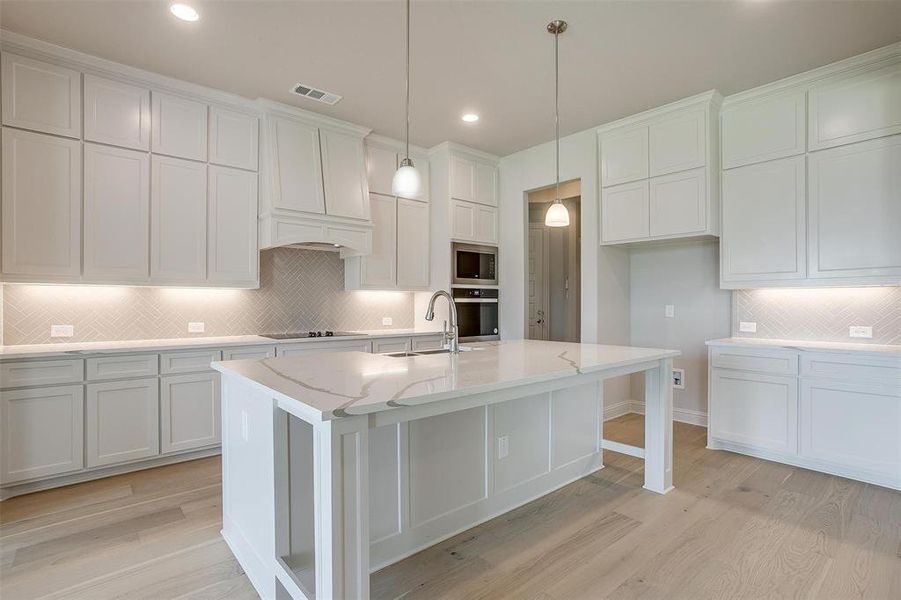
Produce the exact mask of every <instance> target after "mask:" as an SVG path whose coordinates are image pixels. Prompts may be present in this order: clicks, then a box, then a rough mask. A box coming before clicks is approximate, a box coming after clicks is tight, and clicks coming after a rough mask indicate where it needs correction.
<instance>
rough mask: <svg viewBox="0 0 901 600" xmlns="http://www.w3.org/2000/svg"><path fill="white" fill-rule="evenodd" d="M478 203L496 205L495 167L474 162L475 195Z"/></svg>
mask: <svg viewBox="0 0 901 600" xmlns="http://www.w3.org/2000/svg"><path fill="white" fill-rule="evenodd" d="M475 201H476V202H478V203H479V204H487V205H489V206H497V167H496V166H494V165H488V164H485V163H476V195H475Z"/></svg>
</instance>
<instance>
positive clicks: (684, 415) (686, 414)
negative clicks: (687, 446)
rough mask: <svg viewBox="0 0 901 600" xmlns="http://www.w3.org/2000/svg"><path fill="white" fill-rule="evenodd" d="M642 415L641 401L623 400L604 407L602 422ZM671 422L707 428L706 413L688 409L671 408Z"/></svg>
mask: <svg viewBox="0 0 901 600" xmlns="http://www.w3.org/2000/svg"><path fill="white" fill-rule="evenodd" d="M630 413H632V414H637V415H643V414H644V402H642V401H641V400H623V401H622V402H617V403H616V404H612V405H610V406H605V407H604V420H605V421H609V420H610V419H615V418H616V417H621V416H623V415H627V414H630ZM673 420H674V421H679V422H680V423H688V424H689V425H697V426H699V427H707V413H706V412H702V411H700V410H691V409H690V408H678V407H675V406H674V407H673Z"/></svg>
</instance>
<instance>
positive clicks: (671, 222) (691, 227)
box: [650, 167, 707, 237]
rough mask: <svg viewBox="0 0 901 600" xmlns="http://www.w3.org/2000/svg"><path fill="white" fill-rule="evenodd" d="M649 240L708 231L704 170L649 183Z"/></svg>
mask: <svg viewBox="0 0 901 600" xmlns="http://www.w3.org/2000/svg"><path fill="white" fill-rule="evenodd" d="M650 216H651V225H650V231H651V236H652V237H654V236H671V235H680V234H684V233H702V232H704V231H705V230H706V229H707V169H706V168H704V167H701V168H700V169H694V170H692V171H683V172H681V173H674V174H672V175H663V176H661V177H654V178H653V179H651V182H650Z"/></svg>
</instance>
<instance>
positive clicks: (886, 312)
mask: <svg viewBox="0 0 901 600" xmlns="http://www.w3.org/2000/svg"><path fill="white" fill-rule="evenodd" d="M741 321H753V322H755V323H757V333H744V332H741V331H739V323H740V322H741ZM852 325H867V326H871V327H872V328H873V338H872V339H866V338H850V337H848V327H850V326H852ZM732 335H734V336H737V337H756V338H771V339H788V340H813V341H821V342H860V343H872V344H901V287H864V288H816V289H813V288H804V289H789V288H780V289H754V290H736V291H735V292H734V293H733V296H732Z"/></svg>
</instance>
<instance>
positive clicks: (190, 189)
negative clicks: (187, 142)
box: [150, 156, 207, 283]
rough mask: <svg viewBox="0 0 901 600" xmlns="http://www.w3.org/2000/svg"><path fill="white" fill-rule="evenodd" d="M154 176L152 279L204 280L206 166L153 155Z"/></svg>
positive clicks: (151, 236)
mask: <svg viewBox="0 0 901 600" xmlns="http://www.w3.org/2000/svg"><path fill="white" fill-rule="evenodd" d="M151 177H152V182H151V185H150V189H151V202H150V223H151V233H150V276H151V279H153V280H154V281H157V282H184V283H191V282H194V283H196V282H200V281H204V280H205V279H206V247H207V240H206V236H207V230H206V223H207V197H206V192H207V166H206V165H205V164H202V163H196V162H193V161H189V160H180V159H177V158H169V157H165V156H154V157H153V164H152V166H151Z"/></svg>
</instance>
